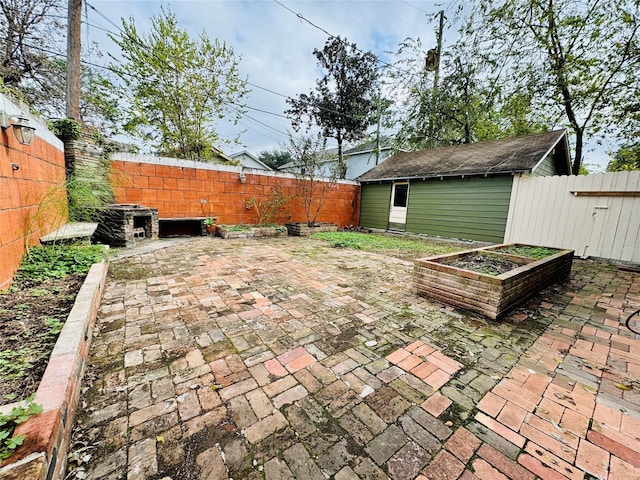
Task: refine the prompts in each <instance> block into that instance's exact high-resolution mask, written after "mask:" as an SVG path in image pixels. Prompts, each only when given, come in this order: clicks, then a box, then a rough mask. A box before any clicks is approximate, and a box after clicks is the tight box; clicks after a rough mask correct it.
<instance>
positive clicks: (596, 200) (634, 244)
mask: <svg viewBox="0 0 640 480" xmlns="http://www.w3.org/2000/svg"><path fill="white" fill-rule="evenodd" d="M504 240H505V242H507V243H511V242H517V243H527V244H533V245H543V246H547V247H557V248H570V249H572V250H575V252H576V255H577V256H580V257H600V258H608V259H612V260H620V261H624V262H632V263H640V171H633V172H616V173H604V174H597V175H579V176H575V175H572V176H563V177H557V176H555V177H527V176H516V178H514V183H513V191H512V192H511V202H510V205H509V216H508V218H507V227H506V231H505V238H504Z"/></svg>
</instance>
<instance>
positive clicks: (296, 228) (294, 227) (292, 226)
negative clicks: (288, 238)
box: [285, 223, 338, 237]
mask: <svg viewBox="0 0 640 480" xmlns="http://www.w3.org/2000/svg"><path fill="white" fill-rule="evenodd" d="M285 226H286V227H287V232H289V235H293V236H296V237H308V236H309V235H312V234H314V233H318V232H337V231H338V226H337V225H336V224H335V223H317V224H315V225H314V226H313V227H310V226H309V225H307V224H306V223H285Z"/></svg>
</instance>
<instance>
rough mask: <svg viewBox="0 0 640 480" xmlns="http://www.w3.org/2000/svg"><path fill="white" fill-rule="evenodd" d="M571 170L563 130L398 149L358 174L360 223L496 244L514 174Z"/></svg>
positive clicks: (502, 234)
mask: <svg viewBox="0 0 640 480" xmlns="http://www.w3.org/2000/svg"><path fill="white" fill-rule="evenodd" d="M570 173H571V162H570V157H569V146H568V143H567V132H566V130H554V131H551V132H546V133H540V134H535V135H528V136H523V137H516V138H506V139H502V140H493V141H488V142H478V143H474V144H469V145H456V146H452V147H446V148H436V149H430V150H421V151H418V152H402V153H397V154H395V155H393V156H391V157H389V158H388V159H386V160H385V161H384V162H383V163H381V164H379V165H378V166H376V167H374V168H372V169H371V170H369V171H368V172H366V173H364V174H363V175H361V176H360V177H359V178H357V180H359V181H360V183H361V185H362V186H361V199H360V225H361V226H362V227H367V228H374V229H383V230H398V231H407V232H412V233H419V234H420V233H421V234H428V235H434V236H442V237H449V238H460V239H467V240H481V241H488V242H501V241H503V239H504V232H505V227H506V222H507V214H508V212H509V201H510V198H511V188H512V184H513V177H514V175H542V176H550V175H568V174H570ZM532 201H535V199H532Z"/></svg>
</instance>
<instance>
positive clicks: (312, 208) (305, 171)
mask: <svg viewBox="0 0 640 480" xmlns="http://www.w3.org/2000/svg"><path fill="white" fill-rule="evenodd" d="M287 147H288V151H289V153H290V154H291V156H292V158H293V159H294V161H295V162H296V168H297V173H296V174H295V176H296V179H297V180H298V185H297V187H298V192H299V193H298V196H299V197H300V198H302V204H303V206H304V213H305V215H306V218H307V226H308V227H313V226H314V225H316V222H317V220H318V215H320V210H322V207H323V206H324V203H325V202H326V200H327V198H328V196H329V192H330V191H331V190H332V189H333V187H334V186H335V185H336V181H337V175H336V172H331V173H330V175H329V176H328V177H325V176H324V175H323V173H324V172H323V167H324V165H325V164H326V163H327V162H329V161H330V160H331V159H332V156H331V155H329V154H327V153H326V152H325V150H324V139H323V138H322V136H321V135H318V136H317V137H314V136H309V135H307V136H305V135H303V136H301V137H299V138H295V137H294V136H293V135H291V134H289V143H288V145H287Z"/></svg>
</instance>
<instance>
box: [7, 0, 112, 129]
mask: <svg viewBox="0 0 640 480" xmlns="http://www.w3.org/2000/svg"><path fill="white" fill-rule="evenodd" d="M63 3H64V5H66V2H63V0H1V1H0V27H1V28H0V30H1V31H2V32H4V33H3V35H0V55H1V56H2V59H1V62H0V76H1V83H2V84H4V86H5V87H6V88H7V89H8V91H9V92H11V93H12V94H13V96H15V97H17V98H19V99H21V100H23V101H24V102H25V103H27V104H28V105H29V106H30V107H31V108H33V109H35V110H36V111H38V112H39V113H40V114H41V115H43V116H46V117H50V118H62V117H64V116H65V97H66V90H65V87H66V78H65V76H66V68H67V63H66V60H65V55H64V53H63V52H64V51H65V48H66V44H65V41H64V22H63V21H61V19H63V18H64V17H63V13H64V8H63ZM87 47H88V48H90V52H91V57H99V56H101V53H100V51H99V49H98V48H97V46H96V45H95V44H93V45H89V46H87ZM81 73H82V82H81V84H82V91H81V98H80V102H81V103H80V119H78V120H80V121H81V122H82V123H89V124H92V125H94V126H96V127H99V128H101V129H105V130H109V129H113V127H114V126H115V123H114V122H115V119H116V117H117V114H118V112H119V105H118V97H117V96H116V95H114V89H113V86H112V82H111V81H110V79H109V78H108V77H107V76H106V75H104V74H98V73H96V72H95V71H93V70H92V69H91V68H90V67H88V66H86V65H83V66H82V72H81Z"/></svg>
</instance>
